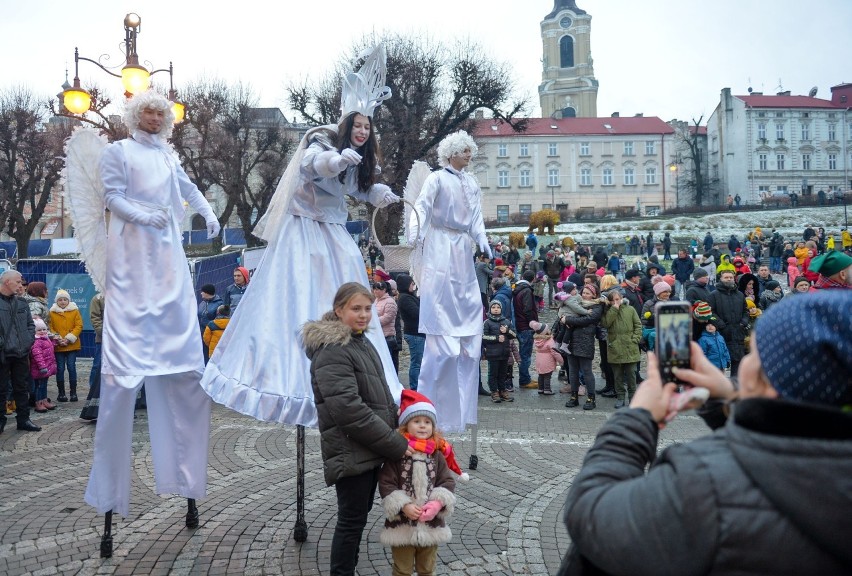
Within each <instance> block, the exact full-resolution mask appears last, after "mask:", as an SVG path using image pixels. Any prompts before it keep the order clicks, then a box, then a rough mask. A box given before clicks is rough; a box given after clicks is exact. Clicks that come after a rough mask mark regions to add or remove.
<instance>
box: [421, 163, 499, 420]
mask: <svg viewBox="0 0 852 576" xmlns="http://www.w3.org/2000/svg"><path fill="white" fill-rule="evenodd" d="M481 200H482V192H481V191H480V189H479V185H478V184H477V183H476V180H475V179H474V178H473V176H471V175H470V174H468V173H467V172H464V171H461V172H460V171H458V170H456V169H455V168H453V167H452V166H447V167H445V168H443V169H441V170H438V171H436V172H433V173H432V174H430V175H429V177H428V178H427V179H426V182H425V183H424V185H423V189H422V190H421V192H420V195H419V196H418V198H417V202H416V203H415V210H416V211H417V214H418V216H419V218H420V229H419V230H416V231H415V230H413V231H412V232H411V233H410V234H411V235H412V236H415V234H416V236H415V237H418V238H420V241H421V242H422V245H423V253H422V257H421V258H422V260H421V263H420V270H419V273H417V276H418V278H417V280H418V285H419V294H420V331H421V332H423V333H425V334H426V347H425V349H424V351H423V362H422V364H421V366H420V378H419V380H418V384H417V391H418V392H421V393H422V394H424V395H426V396H427V397H429V398H430V399H431V400H432V402H433V403H434V404H435V408H436V411H437V413H438V425H439V426H440V428H441V429H442V430H444V431H446V432H461V431H463V430H464V428H465V425H467V424H476V422H477V414H476V408H477V394H478V391H479V358H480V354H481V350H480V348H481V344H482V300H481V298H480V295H479V284H478V282H477V280H476V272H475V269H474V262H473V248H474V242H477V243H479V242H480V241H483V242H484V239H485V224H484V222H483V219H482V203H481Z"/></svg>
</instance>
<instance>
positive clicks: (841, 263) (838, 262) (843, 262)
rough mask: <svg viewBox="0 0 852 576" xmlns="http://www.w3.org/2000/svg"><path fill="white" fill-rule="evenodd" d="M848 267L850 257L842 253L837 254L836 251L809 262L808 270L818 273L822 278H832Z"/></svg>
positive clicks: (850, 263) (851, 262)
mask: <svg viewBox="0 0 852 576" xmlns="http://www.w3.org/2000/svg"><path fill="white" fill-rule="evenodd" d="M850 266H852V256H848V255H847V254H844V253H843V252H837V251H836V250H829V251H828V252H826V253H825V254H823V255H821V256H817V257H816V258H814V259H813V260H811V263H810V265H809V266H808V270H810V271H811V272H819V273H820V274H822V275H823V276H834V275H835V274H837V273H838V272H840V271H841V270H845V269H846V268H849V267H850Z"/></svg>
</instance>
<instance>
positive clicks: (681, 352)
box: [654, 302, 692, 387]
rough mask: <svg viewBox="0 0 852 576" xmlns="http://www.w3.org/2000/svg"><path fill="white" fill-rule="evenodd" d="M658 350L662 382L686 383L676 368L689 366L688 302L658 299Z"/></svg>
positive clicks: (689, 317) (689, 319)
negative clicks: (676, 372) (677, 374)
mask: <svg viewBox="0 0 852 576" xmlns="http://www.w3.org/2000/svg"><path fill="white" fill-rule="evenodd" d="M654 328H655V330H656V350H655V352H656V354H657V362H658V365H659V367H660V376H661V377H662V379H663V382H664V383H665V382H674V383H675V384H677V385H678V386H679V387H680V386H681V385H683V384H686V382H684V381H683V380H680V379H679V378H678V377H677V376H675V374H674V368H689V367H690V361H691V353H690V343H691V341H692V310H691V308H690V306H689V302H657V305H656V306H655V307H654Z"/></svg>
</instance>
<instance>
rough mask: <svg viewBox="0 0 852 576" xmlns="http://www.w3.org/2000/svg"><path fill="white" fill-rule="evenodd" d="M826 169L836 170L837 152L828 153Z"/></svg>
mask: <svg viewBox="0 0 852 576" xmlns="http://www.w3.org/2000/svg"><path fill="white" fill-rule="evenodd" d="M828 169H829V170H837V154H829V155H828Z"/></svg>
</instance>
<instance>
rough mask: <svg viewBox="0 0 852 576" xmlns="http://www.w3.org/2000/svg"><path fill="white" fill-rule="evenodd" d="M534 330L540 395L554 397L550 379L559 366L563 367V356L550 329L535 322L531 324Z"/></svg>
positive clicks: (536, 369)
mask: <svg viewBox="0 0 852 576" xmlns="http://www.w3.org/2000/svg"><path fill="white" fill-rule="evenodd" d="M530 328H532V330H533V347H535V371H536V372H537V373H538V393H539V394H542V395H544V396H553V394H554V392H553V390H551V389H550V379H551V377H552V376H553V371H554V370H556V367H557V366H562V363H563V362H564V360H563V359H562V354H560V353H559V352H557V351H556V342H554V340H553V337H552V336H551V334H550V328H548V327H547V325H546V324H541V323H540V322H536V321H535V320H533V321H532V322H530Z"/></svg>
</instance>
